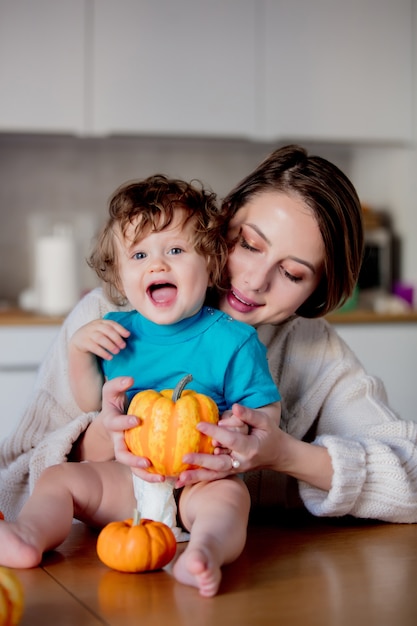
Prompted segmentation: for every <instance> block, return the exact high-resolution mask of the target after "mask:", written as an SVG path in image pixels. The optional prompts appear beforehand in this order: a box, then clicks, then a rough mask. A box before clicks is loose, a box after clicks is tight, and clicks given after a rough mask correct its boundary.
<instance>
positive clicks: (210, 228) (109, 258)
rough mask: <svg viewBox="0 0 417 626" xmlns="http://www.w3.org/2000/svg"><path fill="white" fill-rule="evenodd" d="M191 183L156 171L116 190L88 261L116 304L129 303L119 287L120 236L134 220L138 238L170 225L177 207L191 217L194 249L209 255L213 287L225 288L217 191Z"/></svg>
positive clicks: (224, 255) (223, 241) (224, 252)
mask: <svg viewBox="0 0 417 626" xmlns="http://www.w3.org/2000/svg"><path fill="white" fill-rule="evenodd" d="M193 183H194V184H191V183H187V182H185V181H183V180H179V179H173V178H168V177H166V176H164V175H163V174H156V175H154V176H150V177H148V178H145V179H143V180H139V181H134V182H130V183H126V184H124V185H122V186H121V187H119V188H118V189H117V190H116V191H115V192H114V194H113V196H112V197H111V199H110V202H109V217H108V219H107V222H106V224H105V225H104V227H103V229H102V230H101V232H100V233H99V235H98V238H97V240H96V243H95V246H94V248H93V250H92V253H91V255H90V257H89V259H88V264H89V266H90V267H91V268H92V269H94V270H95V272H96V273H97V275H98V276H99V278H100V279H101V280H102V281H103V282H104V289H105V291H106V294H107V296H108V297H109V298H110V299H111V300H112V302H114V303H115V304H124V303H126V298H125V297H124V296H123V294H122V293H121V290H120V276H119V270H118V258H117V244H116V236H117V234H120V233H121V235H122V236H124V237H125V236H126V231H127V229H128V228H129V227H130V226H131V225H132V224H133V225H134V228H135V234H134V241H139V240H140V239H142V238H143V237H145V236H146V235H147V234H148V233H149V232H159V231H161V230H164V229H165V228H167V227H168V226H169V225H170V224H171V222H172V220H173V217H174V213H175V211H176V210H178V209H183V210H184V211H185V218H184V224H185V223H186V222H188V221H189V220H192V223H193V226H194V246H195V250H196V251H197V253H198V254H200V255H201V256H204V257H206V258H207V262H208V273H209V282H210V285H211V287H210V291H211V290H213V291H214V290H217V291H218V290H219V289H220V290H221V289H222V288H224V286H225V284H226V276H225V265H226V262H227V253H228V243H227V240H226V230H227V221H228V220H227V219H226V217H225V216H224V215H223V214H222V213H221V211H219V208H218V206H217V203H216V200H217V197H216V194H215V193H213V192H212V191H208V190H206V189H204V187H203V185H202V183H201V182H199V181H193ZM208 299H210V293H209V294H208Z"/></svg>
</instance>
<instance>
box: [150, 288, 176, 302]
mask: <svg viewBox="0 0 417 626" xmlns="http://www.w3.org/2000/svg"><path fill="white" fill-rule="evenodd" d="M147 292H148V295H149V297H150V298H151V300H152V302H154V303H155V304H171V302H173V300H175V297H176V295H177V288H176V286H175V285H173V284H172V283H154V284H153V285H150V286H149V287H148V289H147Z"/></svg>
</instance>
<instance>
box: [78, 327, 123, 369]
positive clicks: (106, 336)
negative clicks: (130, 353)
mask: <svg viewBox="0 0 417 626" xmlns="http://www.w3.org/2000/svg"><path fill="white" fill-rule="evenodd" d="M129 335H130V332H129V331H128V330H127V329H126V328H124V326H122V325H121V324H118V323H117V322H114V321H112V320H103V319H99V320H94V321H92V322H89V323H88V324H85V325H84V326H81V328H79V329H78V330H77V331H76V332H75V333H74V334H73V335H72V337H71V339H70V344H71V347H72V348H76V349H77V350H79V351H80V352H89V353H91V354H95V355H96V356H98V357H101V358H102V359H105V360H106V361H109V360H110V359H112V358H113V355H114V354H118V353H119V352H120V350H123V348H125V347H126V341H125V339H127V337H129Z"/></svg>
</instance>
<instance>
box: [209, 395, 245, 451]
mask: <svg viewBox="0 0 417 626" xmlns="http://www.w3.org/2000/svg"><path fill="white" fill-rule="evenodd" d="M234 406H235V405H233V407H234ZM233 407H232V409H231V410H228V411H225V412H224V413H223V415H222V417H221V419H220V420H219V426H221V427H222V428H228V429H229V430H232V431H234V432H238V433H241V434H242V435H247V434H248V433H249V427H248V425H247V424H245V422H243V421H242V420H241V419H240V418H239V417H237V416H236V415H235V414H234V413H233ZM212 443H213V446H214V454H229V453H230V450H229V449H226V448H223V447H222V446H221V444H220V443H219V442H218V441H216V440H215V439H213V442H212Z"/></svg>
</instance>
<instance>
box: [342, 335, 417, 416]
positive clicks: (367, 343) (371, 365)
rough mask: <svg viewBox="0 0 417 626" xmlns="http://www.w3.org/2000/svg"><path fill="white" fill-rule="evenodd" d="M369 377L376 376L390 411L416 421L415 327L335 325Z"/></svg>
mask: <svg viewBox="0 0 417 626" xmlns="http://www.w3.org/2000/svg"><path fill="white" fill-rule="evenodd" d="M335 328H336V330H337V332H338V333H339V335H340V336H341V337H342V338H343V339H344V340H345V341H346V343H347V344H348V345H349V346H350V348H351V349H352V350H353V352H354V353H355V354H356V356H357V357H358V358H359V360H360V361H361V363H362V364H363V365H364V367H365V368H366V370H367V371H368V373H369V374H372V375H374V376H378V378H380V379H381V380H382V381H383V382H384V384H385V388H386V389H387V392H388V399H389V402H390V405H391V407H392V408H393V409H394V410H395V411H396V412H397V413H398V414H399V415H400V416H401V417H402V418H404V419H410V420H414V421H417V383H416V372H417V324H415V323H403V324H395V323H390V324H380V323H378V324H335Z"/></svg>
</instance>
